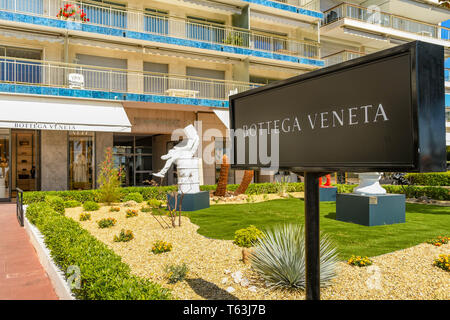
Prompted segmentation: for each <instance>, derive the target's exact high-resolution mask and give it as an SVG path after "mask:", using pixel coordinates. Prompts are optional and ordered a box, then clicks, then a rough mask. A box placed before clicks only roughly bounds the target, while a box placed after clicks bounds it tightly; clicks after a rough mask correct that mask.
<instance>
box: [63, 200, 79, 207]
mask: <svg viewBox="0 0 450 320" xmlns="http://www.w3.org/2000/svg"><path fill="white" fill-rule="evenodd" d="M80 206H81V202H80V201H77V200H66V201H64V208H76V207H80Z"/></svg>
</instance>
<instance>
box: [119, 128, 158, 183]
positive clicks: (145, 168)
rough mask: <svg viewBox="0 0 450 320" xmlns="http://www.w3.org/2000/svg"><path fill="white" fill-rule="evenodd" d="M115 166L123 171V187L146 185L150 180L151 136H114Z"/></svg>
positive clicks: (151, 168) (151, 170)
mask: <svg viewBox="0 0 450 320" xmlns="http://www.w3.org/2000/svg"><path fill="white" fill-rule="evenodd" d="M113 153H114V158H115V165H116V167H118V166H119V165H120V166H122V167H123V169H124V176H123V177H122V185H123V186H143V185H148V184H149V182H150V181H151V180H152V173H153V166H152V136H144V135H114V146H113Z"/></svg>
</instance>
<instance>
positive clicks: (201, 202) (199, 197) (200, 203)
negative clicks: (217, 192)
mask: <svg viewBox="0 0 450 320" xmlns="http://www.w3.org/2000/svg"><path fill="white" fill-rule="evenodd" d="M177 195H178V201H177V205H179V203H180V199H181V194H179V193H178V194H177ZM167 203H168V204H169V205H170V207H171V208H173V207H174V206H175V197H173V196H172V195H171V194H168V195H167ZM205 208H209V191H200V192H196V193H185V194H184V196H183V202H182V204H181V211H197V210H201V209H205ZM177 211H178V208H177Z"/></svg>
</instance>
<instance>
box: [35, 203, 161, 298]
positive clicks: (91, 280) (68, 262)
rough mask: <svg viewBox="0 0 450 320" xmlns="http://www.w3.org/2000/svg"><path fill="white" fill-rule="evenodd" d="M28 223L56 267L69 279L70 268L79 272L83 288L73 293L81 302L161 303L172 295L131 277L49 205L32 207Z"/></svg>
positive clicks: (115, 259) (126, 268) (111, 254)
mask: <svg viewBox="0 0 450 320" xmlns="http://www.w3.org/2000/svg"><path fill="white" fill-rule="evenodd" d="M26 216H27V218H28V220H29V221H30V222H31V223H33V224H34V225H35V226H36V227H37V228H38V229H39V230H40V231H41V233H42V235H43V236H44V240H45V244H46V246H47V247H48V249H49V250H50V253H51V256H52V258H53V259H54V261H55V263H56V264H57V265H58V266H60V268H61V270H62V271H63V272H64V273H65V276H66V277H69V276H70V274H69V273H67V270H68V267H69V266H72V265H76V266H78V267H79V268H80V277H81V286H80V288H74V289H72V291H73V293H74V294H75V297H76V298H77V299H79V300H161V299H168V298H170V291H169V290H167V289H165V288H162V287H161V286H160V285H158V284H155V283H152V282H151V281H149V280H147V279H143V278H140V277H137V276H134V275H132V274H131V270H130V267H129V266H128V265H127V264H125V263H123V262H122V258H121V257H120V256H118V255H117V254H115V253H114V252H113V251H112V250H111V249H109V248H108V247H107V246H106V245H105V244H104V243H102V242H101V241H99V240H97V239H96V238H95V237H94V236H92V235H91V234H90V233H89V232H88V231H87V230H85V229H83V228H82V227H81V226H80V224H79V223H78V222H76V221H74V220H72V219H70V218H67V217H65V216H62V215H60V214H59V213H57V212H56V211H55V210H53V209H52V208H51V207H50V206H49V205H48V204H47V203H45V202H41V203H32V204H30V205H29V206H28V208H27V211H26Z"/></svg>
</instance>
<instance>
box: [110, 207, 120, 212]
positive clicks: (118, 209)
mask: <svg viewBox="0 0 450 320" xmlns="http://www.w3.org/2000/svg"><path fill="white" fill-rule="evenodd" d="M119 211H120V207H111V208H109V212H119Z"/></svg>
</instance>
